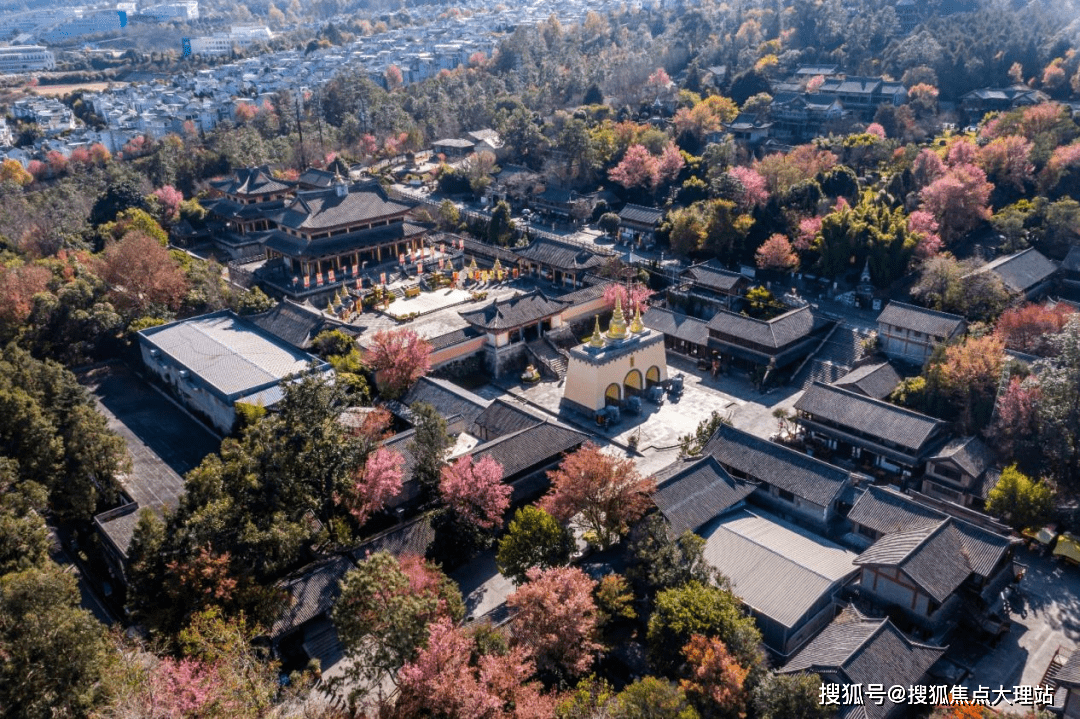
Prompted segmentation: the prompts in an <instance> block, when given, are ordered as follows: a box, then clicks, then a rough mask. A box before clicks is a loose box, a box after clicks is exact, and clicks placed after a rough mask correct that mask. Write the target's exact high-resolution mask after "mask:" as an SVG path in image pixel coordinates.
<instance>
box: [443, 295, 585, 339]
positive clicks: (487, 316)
mask: <svg viewBox="0 0 1080 719" xmlns="http://www.w3.org/2000/svg"><path fill="white" fill-rule="evenodd" d="M566 306H567V303H565V302H563V301H562V300H558V299H552V298H550V297H548V296H547V295H546V294H544V293H543V292H542V291H541V290H533V291H532V292H529V293H527V294H523V295H517V296H515V297H511V298H510V299H508V300H500V301H498V302H492V303H491V304H490V305H488V306H487V307H483V308H481V309H479V310H473V311H472V312H461V313H459V314H460V315H461V317H462V319H464V320H465V321H466V322H468V323H469V324H470V325H473V326H474V327H478V328H480V329H485V330H502V329H509V328H513V327H519V326H521V325H524V324H528V323H530V322H537V321H539V320H541V319H543V318H545V317H551V316H553V315H556V314H558V313H560V312H562V311H563V309H564V308H565V307H566Z"/></svg>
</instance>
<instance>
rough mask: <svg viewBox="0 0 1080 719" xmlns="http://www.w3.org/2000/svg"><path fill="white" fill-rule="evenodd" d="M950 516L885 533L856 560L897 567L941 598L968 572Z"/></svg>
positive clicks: (969, 568)
mask: <svg viewBox="0 0 1080 719" xmlns="http://www.w3.org/2000/svg"><path fill="white" fill-rule="evenodd" d="M951 525H952V520H951V519H944V520H941V521H940V522H938V523H937V524H936V525H933V526H929V527H918V528H916V529H908V530H904V531H900V532H895V533H893V534H887V535H885V536H884V537H882V538H881V539H879V540H878V541H876V542H874V544H873V545H871V547H870V548H869V549H867V550H866V551H865V552H863V553H862V554H860V555H859V557H858V559H856V560H855V563H856V564H859V565H867V566H885V567H898V568H900V569H901V570H902V571H903V572H904V573H905V574H906V575H907V576H908V577H910V578H911V579H912V580H913V581H914V582H915V583H916V584H917V585H919V587H921V588H922V589H923V591H925V592H926V593H927V594H929V595H930V596H931V597H933V598H934V599H935V600H937V601H938V602H944V601H945V600H946V599H947V598H948V597H949V595H951V594H952V593H953V592H954V591H955V590H956V588H957V587H959V586H960V585H961V584H962V583H963V582H964V580H965V579H967V578H968V576H970V575H971V571H972V570H971V566H970V565H969V564H968V563H967V561H966V560H965V558H964V554H963V545H962V544H961V543H960V537H959V535H958V533H957V532H955V531H954V530H953V528H952V526H951Z"/></svg>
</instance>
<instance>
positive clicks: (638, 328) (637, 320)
mask: <svg viewBox="0 0 1080 719" xmlns="http://www.w3.org/2000/svg"><path fill="white" fill-rule="evenodd" d="M634 308H635V309H634V321H633V322H631V323H630V331H631V332H633V333H634V334H636V335H639V334H641V333H642V332H644V331H645V323H644V322H642V321H641V303H640V302H639V303H637V304H636V305H634Z"/></svg>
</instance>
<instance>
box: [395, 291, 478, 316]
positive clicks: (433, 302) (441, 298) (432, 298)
mask: <svg viewBox="0 0 1080 719" xmlns="http://www.w3.org/2000/svg"><path fill="white" fill-rule="evenodd" d="M471 295H472V293H471V292H469V291H467V290H460V289H457V288H450V289H447V288H442V289H438V290H435V291H433V292H421V293H420V294H419V295H417V296H416V297H412V298H410V299H404V298H402V299H398V300H396V301H395V302H391V303H390V306H389V307H387V308H386V309H385V310H384V312H385V313H386V314H388V315H390V316H391V317H394V318H398V317H404V316H406V315H410V314H413V313H416V314H418V315H425V314H428V313H429V312H435V311H437V310H440V309H443V308H444V307H454V306H456V305H460V304H462V303H464V302H468V301H469V297H470V296H471Z"/></svg>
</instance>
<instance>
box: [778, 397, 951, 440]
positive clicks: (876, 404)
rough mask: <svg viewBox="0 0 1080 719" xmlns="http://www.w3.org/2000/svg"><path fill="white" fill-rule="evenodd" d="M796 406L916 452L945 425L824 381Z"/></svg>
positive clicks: (798, 408) (814, 416) (842, 425)
mask: <svg viewBox="0 0 1080 719" xmlns="http://www.w3.org/2000/svg"><path fill="white" fill-rule="evenodd" d="M795 409H796V410H797V411H799V412H805V413H807V414H809V415H811V416H812V418H813V419H815V420H816V419H824V420H826V421H829V422H832V423H834V424H836V425H839V426H840V427H845V428H848V429H851V430H854V431H856V432H859V433H862V434H869V435H872V436H873V437H876V438H879V439H884V440H887V441H889V442H892V443H894V444H896V445H897V446H899V447H901V448H903V449H905V450H908V451H912V452H918V451H920V450H922V449H923V448H924V447H925V446H926V444H927V442H929V441H930V439H931V438H932V437H933V436H934V434H935V433H936V432H938V431H939V430H941V429H943V428H944V427H945V423H944V422H942V421H941V420H939V419H934V418H933V417H929V416H927V415H925V414H919V413H918V412H914V411H912V410H910V409H904V408H903V407H897V406H896V405H892V404H889V403H888V402H882V401H881V400H878V399H873V398H872V397H865V396H863V395H861V394H856V393H855V392H850V391H848V390H846V389H841V388H839V387H833V386H832V385H826V384H822V383H821V382H814V383H813V384H812V385H811V386H810V388H809V389H807V390H806V392H804V393H803V395H802V397H800V398H799V400H798V401H797V402H796V403H795Z"/></svg>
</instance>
